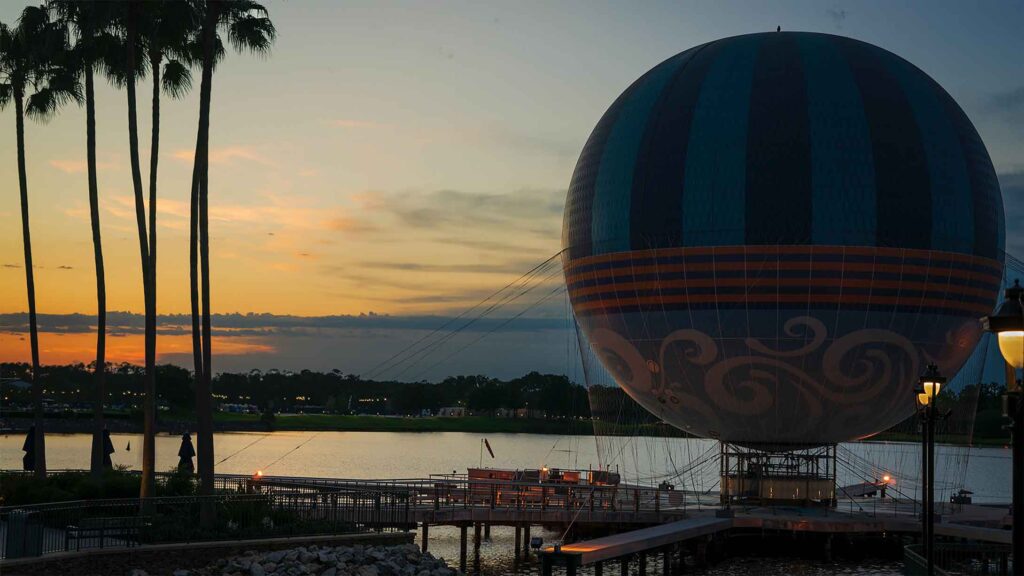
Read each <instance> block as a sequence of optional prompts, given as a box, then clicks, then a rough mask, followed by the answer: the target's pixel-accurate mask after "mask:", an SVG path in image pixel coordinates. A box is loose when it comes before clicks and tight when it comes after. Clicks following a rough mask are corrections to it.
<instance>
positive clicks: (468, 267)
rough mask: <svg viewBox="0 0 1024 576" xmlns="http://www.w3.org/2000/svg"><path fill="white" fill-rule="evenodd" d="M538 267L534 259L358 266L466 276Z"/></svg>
mask: <svg viewBox="0 0 1024 576" xmlns="http://www.w3.org/2000/svg"><path fill="white" fill-rule="evenodd" d="M536 265H537V261H536V260H535V259H533V258H531V259H529V260H512V261H509V262H498V263H486V264H485V263H461V264H424V263H421V262H361V263H359V264H358V266H360V267H362V268H370V269H377V270H397V271H402V272H440V273H445V274H448V273H465V274H510V273H515V274H523V273H525V272H527V271H529V270H530V269H531V268H533V267H534V266H536Z"/></svg>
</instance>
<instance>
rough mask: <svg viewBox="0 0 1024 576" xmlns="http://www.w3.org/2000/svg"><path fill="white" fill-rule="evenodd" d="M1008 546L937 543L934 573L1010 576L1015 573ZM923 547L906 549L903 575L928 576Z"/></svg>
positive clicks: (966, 575) (968, 575)
mask: <svg viewBox="0 0 1024 576" xmlns="http://www.w3.org/2000/svg"><path fill="white" fill-rule="evenodd" d="M1012 558H1013V557H1012V556H1011V555H1010V548H1009V546H1005V545H1000V544H987V543H986V544H981V543H966V542H936V543H935V573H936V574H937V575H939V576H944V575H946V574H956V575H958V576H989V575H992V576H996V575H998V576H1008V575H1009V574H1014V573H1015V572H1013V561H1012ZM927 569H928V565H927V561H926V560H925V557H924V550H923V546H922V545H921V544H911V545H909V546H905V547H904V548H903V572H904V574H907V575H908V576H918V575H922V576H923V575H924V574H926V573H927Z"/></svg>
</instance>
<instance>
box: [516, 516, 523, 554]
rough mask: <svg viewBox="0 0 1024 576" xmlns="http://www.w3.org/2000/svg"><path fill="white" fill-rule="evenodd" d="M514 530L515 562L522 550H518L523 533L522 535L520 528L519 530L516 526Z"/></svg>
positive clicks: (521, 543)
mask: <svg viewBox="0 0 1024 576" xmlns="http://www.w3.org/2000/svg"><path fill="white" fill-rule="evenodd" d="M515 530H516V553H515V556H514V558H515V559H516V560H519V558H520V554H522V550H521V549H520V548H521V546H522V545H523V540H522V537H523V533H522V528H520V527H519V525H518V524H516V526H515Z"/></svg>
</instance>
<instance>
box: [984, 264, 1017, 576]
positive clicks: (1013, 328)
mask: <svg viewBox="0 0 1024 576" xmlns="http://www.w3.org/2000/svg"><path fill="white" fill-rule="evenodd" d="M981 323H982V325H983V326H984V327H985V330H987V331H989V332H992V333H993V334H995V335H996V337H997V338H998V340H999V352H1001V353H1002V355H1003V359H1005V360H1006V363H1007V364H1008V365H1009V367H1010V368H1011V369H1012V370H1013V371H1014V374H1013V375H1012V376H1013V377H1010V378H1008V379H1007V382H1006V395H1005V396H1004V397H1003V402H1004V404H1003V407H1004V408H1003V411H1004V413H1005V416H1006V417H1007V418H1009V419H1010V437H1011V441H1012V442H1013V459H1012V460H1011V466H1012V467H1013V508H1012V514H1013V539H1012V546H1011V552H1012V554H1013V565H1014V568H1015V569H1016V571H1017V572H1018V573H1019V572H1020V567H1021V566H1022V565H1024V409H1022V408H1021V406H1022V405H1024V402H1022V401H1021V399H1022V394H1024V393H1022V390H1024V382H1022V381H1021V380H1020V379H1016V381H1015V382H1014V379H1015V377H1016V371H1018V370H1022V369H1024V288H1021V285H1020V280H1015V281H1014V283H1013V286H1011V287H1010V288H1007V289H1006V298H1005V299H1004V300H1003V303H1002V304H1000V305H999V307H998V308H997V309H996V311H995V312H993V313H992V315H991V316H986V317H984V318H982V319H981Z"/></svg>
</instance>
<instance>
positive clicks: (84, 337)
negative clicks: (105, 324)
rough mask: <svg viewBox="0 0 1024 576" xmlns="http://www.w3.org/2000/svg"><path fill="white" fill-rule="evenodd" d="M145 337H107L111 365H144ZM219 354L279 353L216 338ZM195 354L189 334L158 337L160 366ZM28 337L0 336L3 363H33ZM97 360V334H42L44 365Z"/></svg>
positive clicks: (240, 339)
mask: <svg viewBox="0 0 1024 576" xmlns="http://www.w3.org/2000/svg"><path fill="white" fill-rule="evenodd" d="M143 344H144V339H143V336H142V334H127V335H121V336H113V335H109V334H108V335H107V362H110V363H112V364H120V363H121V362H128V363H131V364H142V363H143V362H144V360H145V357H144V348H143ZM213 350H214V352H215V353H216V354H227V355H245V354H271V353H274V352H275V351H276V349H275V348H274V347H273V346H272V345H270V344H269V343H267V342H265V341H264V340H263V339H261V338H258V337H248V336H214V338H213ZM191 354H192V336H191V335H189V334H174V335H161V336H158V337H157V362H158V363H165V362H168V361H169V360H168V356H177V355H185V356H190V355H191ZM31 357H32V356H31V353H30V350H29V340H28V334H27V333H10V332H5V333H0V362H28V361H29V360H30V359H31ZM95 359H96V334H94V333H88V332H83V333H77V332H76V333H68V334H60V333H54V332H41V333H40V334H39V360H40V362H41V363H43V364H44V365H64V364H76V363H79V362H81V363H83V364H88V363H90V362H92V361H94V360H95Z"/></svg>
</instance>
